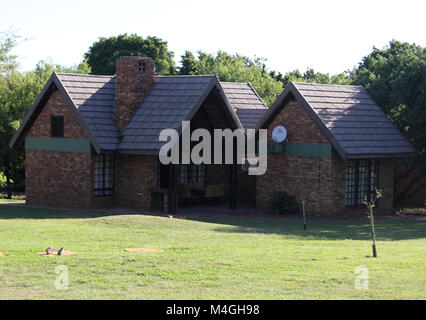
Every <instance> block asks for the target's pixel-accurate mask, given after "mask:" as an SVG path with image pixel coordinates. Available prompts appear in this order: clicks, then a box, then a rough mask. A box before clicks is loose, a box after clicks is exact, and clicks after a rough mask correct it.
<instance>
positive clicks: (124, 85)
mask: <svg viewBox="0 0 426 320" xmlns="http://www.w3.org/2000/svg"><path fill="white" fill-rule="evenodd" d="M265 110H266V106H265V104H264V103H263V101H262V100H261V99H260V97H259V96H258V95H257V93H256V92H255V91H254V89H253V88H252V87H251V85H250V84H248V83H226V82H219V81H218V79H217V77H216V76H214V75H212V76H155V63H154V61H153V60H152V59H150V58H145V57H120V58H118V59H117V65H116V76H98V75H77V74H56V73H54V74H52V76H51V77H50V79H49V80H48V82H47V83H46V85H45V87H44V88H43V90H42V92H41V93H40V95H39V97H38V98H37V100H36V101H35V103H34V105H33V106H32V108H31V109H30V111H29V112H28V113H27V115H26V116H25V118H24V120H23V122H22V124H21V126H20V128H19V129H18V131H17V132H16V134H15V135H14V137H13V138H12V139H11V141H10V144H9V146H10V147H11V148H12V147H21V148H25V163H26V173H25V179H26V199H27V200H26V201H27V203H28V204H36V205H50V206H65V207H80V208H96V207H113V206H119V207H130V208H138V209H142V210H161V209H163V210H164V209H166V208H168V209H169V210H171V211H174V210H175V209H176V204H177V199H180V197H179V195H180V193H182V192H184V191H185V190H184V188H183V187H182V186H185V185H187V184H188V185H189V184H197V185H198V186H201V188H203V186H204V187H205V186H209V185H210V186H212V185H215V186H216V188H215V189H214V190H216V191H214V192H216V193H217V192H219V196H221V197H223V198H226V199H225V200H228V202H229V203H230V205H231V207H233V208H235V206H236V198H237V195H238V194H240V195H242V194H244V195H246V196H247V195H249V196H248V197H247V199H251V200H252V201H254V199H255V190H256V188H255V183H256V179H255V177H253V176H248V175H247V174H246V172H244V171H243V170H241V168H238V167H237V166H236V165H203V164H201V165H194V164H189V165H181V166H176V165H170V166H163V165H161V164H160V163H159V159H158V152H159V149H160V147H161V146H162V144H163V142H161V143H160V142H159V139H158V137H159V133H160V131H161V130H162V129H165V128H174V129H177V130H179V128H180V126H181V121H182V120H190V121H191V130H194V129H196V128H205V129H207V130H209V131H212V130H213V129H217V128H220V129H225V128H230V129H236V128H254V126H255V124H256V122H257V120H258V119H259V118H260V117H261V116H262V115H263V113H264V112H265ZM236 180H240V181H242V182H244V183H241V184H240V185H237V184H236V183H235V181H236ZM212 190H213V189H210V191H212ZM218 190H219V191H218ZM206 192H207V193H209V192H208V191H206ZM210 193H211V192H210ZM214 195H217V194H215V193H214V194H213V196H214ZM182 196H185V195H184V194H183V195H182ZM187 196H189V197H191V195H188V194H187ZM240 198H243V197H240Z"/></svg>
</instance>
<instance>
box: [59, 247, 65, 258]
mask: <svg viewBox="0 0 426 320" xmlns="http://www.w3.org/2000/svg"><path fill="white" fill-rule="evenodd" d="M64 249H65V248H64V247H62V248H61V249H59V251H58V256H62V254H63V253H64Z"/></svg>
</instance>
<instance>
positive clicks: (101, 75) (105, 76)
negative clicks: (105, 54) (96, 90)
mask: <svg viewBox="0 0 426 320" xmlns="http://www.w3.org/2000/svg"><path fill="white" fill-rule="evenodd" d="M56 74H57V75H65V76H79V77H82V76H83V77H100V78H115V75H112V76H108V75H103V74H85V73H72V72H71V73H68V72H57V73H56Z"/></svg>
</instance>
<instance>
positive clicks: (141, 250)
mask: <svg viewBox="0 0 426 320" xmlns="http://www.w3.org/2000/svg"><path fill="white" fill-rule="evenodd" d="M121 251H124V252H164V250H163V249H156V248H126V249H122V250H121Z"/></svg>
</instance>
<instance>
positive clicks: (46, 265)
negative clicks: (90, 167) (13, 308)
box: [0, 205, 426, 299]
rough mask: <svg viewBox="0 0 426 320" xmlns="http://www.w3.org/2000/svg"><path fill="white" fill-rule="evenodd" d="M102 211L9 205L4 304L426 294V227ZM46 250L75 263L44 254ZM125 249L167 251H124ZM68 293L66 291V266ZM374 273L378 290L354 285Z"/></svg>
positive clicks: (4, 225) (3, 213) (0, 239)
mask: <svg viewBox="0 0 426 320" xmlns="http://www.w3.org/2000/svg"><path fill="white" fill-rule="evenodd" d="M308 229H309V230H308V232H307V233H304V232H303V225H302V224H301V222H300V221H297V220H288V219H275V218H254V217H252V218H242V217H241V218H237V217H235V218H233V217H225V216H222V217H210V218H209V217H205V218H199V219H198V218H197V219H192V220H189V219H186V220H182V219H170V218H166V217H157V216H146V215H121V216H119V215H109V216H107V215H101V214H100V213H99V212H81V211H80V212H72V211H59V210H49V209H37V208H28V207H19V206H12V205H0V251H2V252H4V253H5V254H6V256H5V257H0V299H22V298H25V299H425V297H426V295H425V285H426V279H425V267H426V257H425V245H426V242H425V239H426V221H425V220H414V219H412V218H397V219H391V220H378V221H377V227H376V233H377V236H378V242H377V249H378V255H379V257H378V258H377V259H374V258H370V257H367V256H371V241H369V240H368V234H369V230H370V229H369V225H368V221H367V219H365V221H324V220H319V221H311V222H309V224H308ZM49 245H53V246H55V248H59V247H61V246H65V248H66V249H67V250H71V251H76V252H77V253H78V254H77V255H74V256H62V257H60V256H58V257H43V256H38V255H36V254H35V252H37V251H43V250H44V249H45V248H47V247H48V246H49ZM128 247H148V248H161V249H164V252H152V253H126V252H121V251H120V249H122V248H128ZM60 265H64V266H66V267H67V268H68V271H69V289H68V290H57V289H55V286H54V283H55V279H56V278H57V276H58V274H56V273H55V268H56V267H57V266H60ZM360 265H364V266H367V268H368V271H369V289H368V290H359V289H356V288H355V287H354V281H355V278H356V276H357V275H356V274H355V273H354V270H355V268H356V267H357V266H360Z"/></svg>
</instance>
